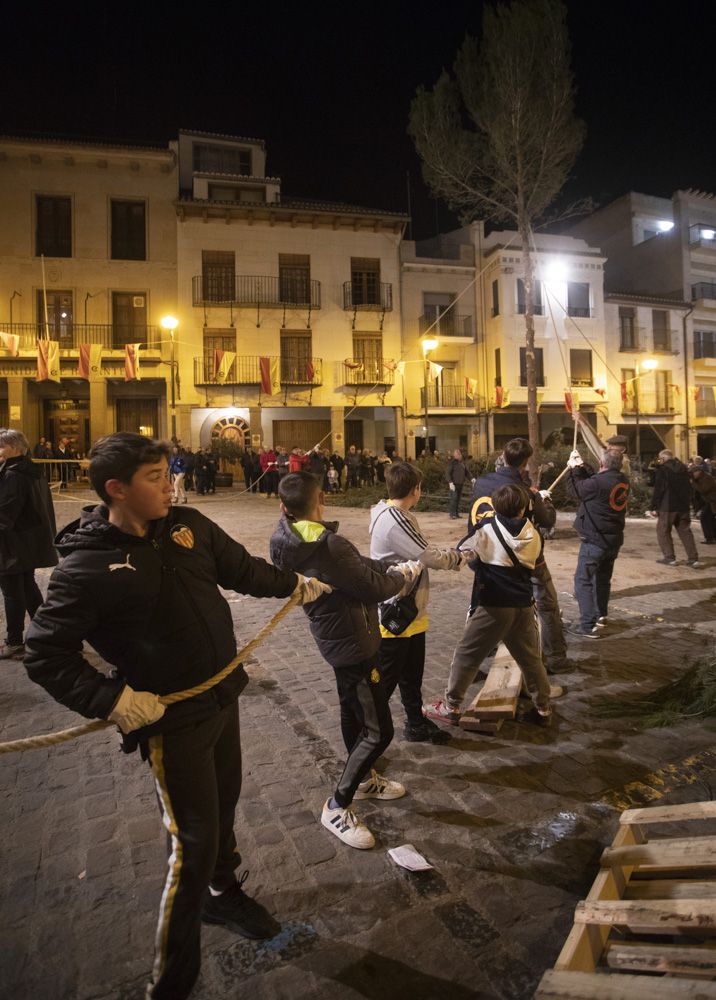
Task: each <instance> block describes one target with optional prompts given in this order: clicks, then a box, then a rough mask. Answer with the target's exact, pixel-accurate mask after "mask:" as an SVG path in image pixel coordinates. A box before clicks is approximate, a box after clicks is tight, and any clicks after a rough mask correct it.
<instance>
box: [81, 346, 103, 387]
mask: <svg viewBox="0 0 716 1000" xmlns="http://www.w3.org/2000/svg"><path fill="white" fill-rule="evenodd" d="M101 367H102V345H101V344H80V356H79V360H78V362H77V374H78V375H79V377H80V378H86V379H87V380H88V381H89V378H90V375H99V373H100V370H101Z"/></svg>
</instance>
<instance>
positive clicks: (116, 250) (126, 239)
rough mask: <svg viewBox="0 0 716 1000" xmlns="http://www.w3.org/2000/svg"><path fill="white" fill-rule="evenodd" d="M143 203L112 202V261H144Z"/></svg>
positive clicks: (144, 218)
mask: <svg viewBox="0 0 716 1000" xmlns="http://www.w3.org/2000/svg"><path fill="white" fill-rule="evenodd" d="M145 222H146V207H145V205H144V202H143V201H112V260H146V259H147V239H146V225H145Z"/></svg>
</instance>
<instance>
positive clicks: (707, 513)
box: [700, 504, 716, 542]
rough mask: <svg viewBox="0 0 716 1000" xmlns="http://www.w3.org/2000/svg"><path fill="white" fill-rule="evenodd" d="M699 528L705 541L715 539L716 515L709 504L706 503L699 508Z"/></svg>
mask: <svg viewBox="0 0 716 1000" xmlns="http://www.w3.org/2000/svg"><path fill="white" fill-rule="evenodd" d="M700 516H701V530H702V531H703V533H704V541H705V542H715V541H716V516H715V515H714V512H713V511H712V510H711V505H710V504H706V506H705V507H702V508H701V511H700Z"/></svg>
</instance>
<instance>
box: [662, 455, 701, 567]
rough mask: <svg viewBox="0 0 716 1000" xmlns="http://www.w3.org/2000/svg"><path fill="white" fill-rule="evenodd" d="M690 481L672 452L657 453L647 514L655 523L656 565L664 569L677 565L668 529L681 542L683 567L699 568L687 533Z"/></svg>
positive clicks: (697, 556)
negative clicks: (649, 512)
mask: <svg viewBox="0 0 716 1000" xmlns="http://www.w3.org/2000/svg"><path fill="white" fill-rule="evenodd" d="M690 510H691V480H690V479H689V470H688V469H687V468H686V466H685V465H684V463H683V462H680V461H679V460H678V458H674V453H673V452H671V451H669V449H668V448H664V450H663V451H660V452H659V464H658V466H657V467H656V469H655V473H654V493H653V495H652V498H651V512H652V514H654V515H655V516H656V517H658V521H657V524H656V537H657V539H658V542H659V547H660V548H661V556H662V557H661V559H657V562H660V563H664V564H665V565H666V566H677V565H678V563H677V561H676V553H675V552H674V540H673V538H672V537H671V529H672V528H676V532H677V534H678V536H679V538H680V539H681V544H682V545H683V546H684V548H685V550H686V559H687V565H688V566H691V568H692V569H700V568H701V563H700V562H699V554H698V552H697V551H696V542H695V541H694V535H693V532H692V531H691V514H690Z"/></svg>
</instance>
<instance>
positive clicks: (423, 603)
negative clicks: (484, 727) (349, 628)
mask: <svg viewBox="0 0 716 1000" xmlns="http://www.w3.org/2000/svg"><path fill="white" fill-rule="evenodd" d="M422 478H423V474H422V472H421V471H420V469H418V468H417V467H416V466H414V465H408V463H407V462H394V463H393V464H392V465H388V466H386V468H385V481H386V484H387V486H388V497H389V499H388V500H381V501H380V502H379V503H377V504H376V505H375V507H374V508H373V510H372V512H371V519H370V535H371V541H370V554H371V556H372V558H373V559H387V560H396V559H417V560H419V562H420V564H421V565H422V567H423V572H422V573H421V574H420V578H419V580H418V582H417V584H416V585H415V588H414V589H413V591H412V594H413V596H414V599H415V606H416V611H417V614H416V616H415V618H414V619H413V621H412V622H410V623H409V624H408V625H407V627H406V628H405V629H404V630H403V631H401V632H400V633H399V634H397V635H396V634H395V633H394V631H390V630H389V629H388V628H386V627H385V626H384V625H381V627H380V632H381V635H382V637H383V638H382V641H381V644H380V658H379V663H380V674H381V678H382V684H383V687H384V688H385V690H386V693H387V695H388V698H390V696H391V695H392V694H393V692H394V691H395V688H396V686H397V687H399V688H400V698H401V701H402V702H403V708H404V709H405V717H406V725H405V730H404V736H405V739H406V740H409V741H410V742H413V743H420V742H422V743H426V742H431V743H444V742H446V741H447V739H449V737H448V735H447V733H446V732H445V730H444V729H441V728H440V727H439V726H436V725H435V723H434V722H431V721H430V719H427V718H425V716H424V715H423V695H422V683H423V671H424V668H425V633H426V632H427V630H428V594H429V588H430V585H429V582H428V567H430V569H455V570H459V569H460V568H461V566H463V565H464V563H465V562H466V557H465V556H463V555H462V554H461V553H460V552H458V551H457V550H456V549H439V548H436V547H435V546H432V545H429V544H428V542H427V541H426V539H425V538H424V537H423V535H422V533H421V531H420V526H419V525H418V519H417V518H416V517H415V515H414V514H412V513H410V512H411V510H412V508H413V507H414V506H415V505H416V504H417V503H418V501H419V500H420V493H421V481H422ZM383 609H385V611H387V612H389V611H390V603H388V604H387V605H383ZM384 617H385V614H384Z"/></svg>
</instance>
